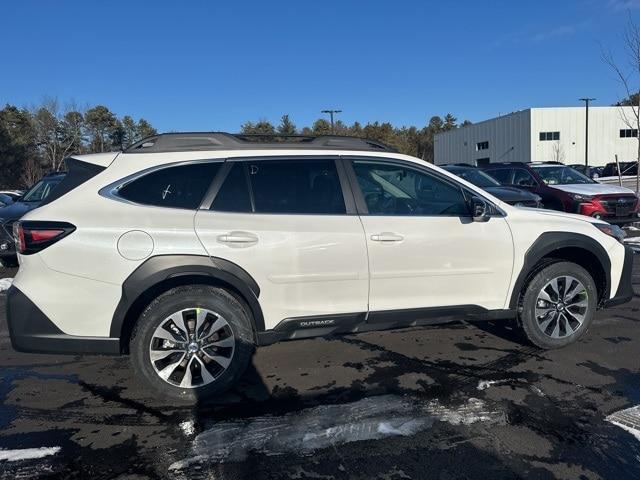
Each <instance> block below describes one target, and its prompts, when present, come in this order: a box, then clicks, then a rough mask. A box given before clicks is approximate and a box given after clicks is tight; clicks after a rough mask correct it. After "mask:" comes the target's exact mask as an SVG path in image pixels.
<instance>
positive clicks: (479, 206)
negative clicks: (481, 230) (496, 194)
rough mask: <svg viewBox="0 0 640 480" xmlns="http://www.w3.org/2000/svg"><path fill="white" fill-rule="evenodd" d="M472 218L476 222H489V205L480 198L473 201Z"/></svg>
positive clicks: (474, 198)
mask: <svg viewBox="0 0 640 480" xmlns="http://www.w3.org/2000/svg"><path fill="white" fill-rule="evenodd" d="M471 216H472V217H473V221H474V222H488V221H489V218H490V217H489V205H487V202H485V201H484V200H482V199H481V198H479V197H473V198H472V199H471Z"/></svg>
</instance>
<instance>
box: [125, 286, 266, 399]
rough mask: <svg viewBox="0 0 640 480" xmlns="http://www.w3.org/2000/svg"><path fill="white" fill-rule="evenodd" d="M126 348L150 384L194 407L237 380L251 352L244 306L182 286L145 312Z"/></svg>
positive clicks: (224, 295) (213, 291) (210, 290)
mask: <svg viewBox="0 0 640 480" xmlns="http://www.w3.org/2000/svg"><path fill="white" fill-rule="evenodd" d="M130 348H131V359H132V363H133V366H134V368H135V371H136V373H137V374H138V375H139V376H141V377H142V379H143V380H144V381H145V382H146V383H147V384H148V385H149V386H151V387H152V388H154V389H155V390H157V391H159V392H161V393H162V394H164V395H166V396H169V397H171V398H174V399H179V400H182V401H185V402H191V403H194V402H197V401H200V400H202V399H204V398H206V397H211V396H214V395H218V394H221V393H223V392H224V391H225V390H227V389H229V388H230V387H231V386H233V384H234V383H235V382H236V381H237V380H238V379H239V378H240V376H241V375H242V374H243V372H244V370H245V369H246V367H247V365H248V364H249V361H250V359H251V354H252V353H253V350H254V345H253V330H252V328H251V321H250V319H249V314H248V312H247V311H246V309H245V307H244V306H243V305H242V303H240V301H238V299H236V298H235V297H234V296H232V295H231V294H229V293H228V292H226V291H225V290H223V289H220V288H214V287H209V286H206V285H195V286H183V287H177V288H174V289H172V290H169V291H168V292H166V293H164V294H163V295H161V296H159V297H158V298H157V299H156V300H154V301H153V302H152V303H151V304H150V305H149V306H148V307H147V308H146V309H145V311H144V312H143V313H142V315H141V316H140V319H139V320H138V322H137V324H136V326H135V328H134V331H133V333H132V337H131V343H130Z"/></svg>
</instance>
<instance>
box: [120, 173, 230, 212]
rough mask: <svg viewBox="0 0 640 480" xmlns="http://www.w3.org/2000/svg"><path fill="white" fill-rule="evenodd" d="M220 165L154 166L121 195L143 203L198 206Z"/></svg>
mask: <svg viewBox="0 0 640 480" xmlns="http://www.w3.org/2000/svg"><path fill="white" fill-rule="evenodd" d="M220 165H222V164H221V163H212V162H199V163H192V164H189V165H178V166H175V167H168V168H163V169H161V170H155V171H153V172H151V173H148V174H146V175H145V176H143V177H140V178H138V179H137V180H134V181H132V182H130V183H128V184H126V185H125V186H123V187H122V188H120V189H119V190H118V195H120V196H121V197H122V198H125V199H126V200H130V201H132V202H136V203H142V204H144V205H155V206H159V207H172V208H190V209H196V208H198V207H199V206H200V202H202V198H203V197H204V195H205V193H206V192H207V189H208V188H209V185H210V184H211V181H212V180H213V177H214V176H215V175H216V173H217V172H218V170H219V169H220Z"/></svg>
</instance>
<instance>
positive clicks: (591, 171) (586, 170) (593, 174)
mask: <svg viewBox="0 0 640 480" xmlns="http://www.w3.org/2000/svg"><path fill="white" fill-rule="evenodd" d="M567 166H568V167H571V168H573V169H574V170H577V171H578V172H580V173H581V174H583V175H585V176H587V177H589V178H590V179H592V180H597V179H598V178H600V176H601V175H602V172H603V171H604V167H592V166H586V165H584V164H580V163H574V164H571V165H567Z"/></svg>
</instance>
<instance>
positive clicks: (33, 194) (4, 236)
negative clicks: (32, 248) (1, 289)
mask: <svg viewBox="0 0 640 480" xmlns="http://www.w3.org/2000/svg"><path fill="white" fill-rule="evenodd" d="M64 175H65V174H64V173H60V172H57V173H51V174H49V175H46V176H45V177H44V178H42V179H41V180H40V181H38V182H37V183H36V184H35V185H34V186H32V187H31V188H30V189H29V190H28V191H27V193H25V194H24V195H23V196H21V197H17V198H18V200H16V201H15V202H13V203H10V204H8V205H6V206H4V207H2V208H0V264H2V265H4V266H6V267H15V266H17V264H18V259H17V257H16V249H15V244H14V240H13V223H14V222H15V221H16V220H18V219H19V218H21V217H22V216H23V215H24V214H25V213H27V212H29V211H31V210H33V209H34V208H36V207H37V206H39V205H40V203H41V202H42V201H43V200H45V199H46V198H47V196H48V195H49V194H50V193H51V190H53V188H54V187H55V186H56V185H58V183H60V181H61V180H62V178H63V177H64Z"/></svg>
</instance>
